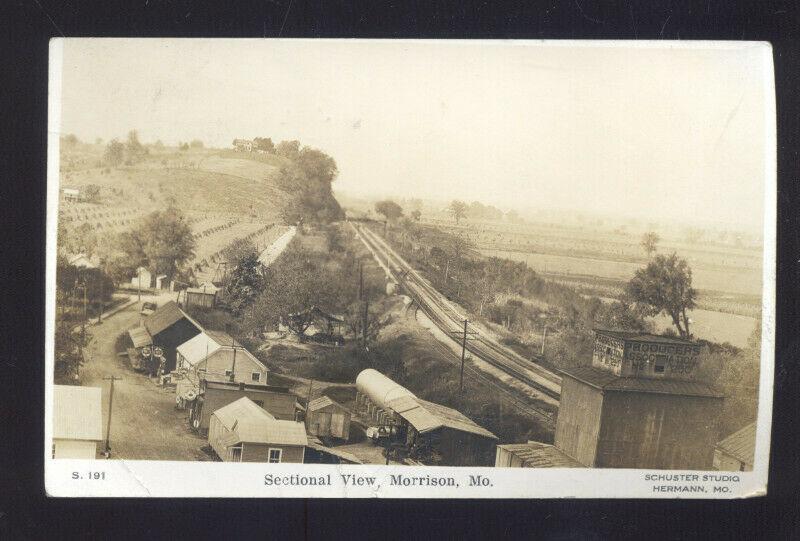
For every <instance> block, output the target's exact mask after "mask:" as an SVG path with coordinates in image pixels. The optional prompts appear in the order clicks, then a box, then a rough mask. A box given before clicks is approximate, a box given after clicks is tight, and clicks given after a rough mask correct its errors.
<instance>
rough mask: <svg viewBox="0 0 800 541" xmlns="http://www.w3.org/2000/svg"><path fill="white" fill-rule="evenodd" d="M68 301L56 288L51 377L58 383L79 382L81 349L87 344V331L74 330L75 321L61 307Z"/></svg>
mask: <svg viewBox="0 0 800 541" xmlns="http://www.w3.org/2000/svg"><path fill="white" fill-rule="evenodd" d="M67 303H68V300H67V296H66V295H65V294H64V293H63V292H61V291H59V290H57V291H56V305H57V306H61V307H62V309H61V310H58V309H57V310H56V322H55V336H54V338H55V344H54V345H55V348H54V351H55V363H54V366H53V379H54V382H55V383H56V384H58V385H76V384H78V383H79V382H80V369H81V366H83V349H84V348H85V347H86V346H87V345H88V344H89V342H90V340H91V335H90V334H89V333H88V332H85V331H84V332H81V331H76V330H75V323H74V322H73V321H71V320H70V319H68V318H67V317H66V315H65V313H64V310H63V308H64V307H65V306H66V304H67Z"/></svg>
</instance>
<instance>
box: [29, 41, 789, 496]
mask: <svg viewBox="0 0 800 541" xmlns="http://www.w3.org/2000/svg"><path fill="white" fill-rule="evenodd" d="M771 57H772V51H771V48H770V46H769V44H764V43H755V42H739V43H733V42H726V43H714V42H694V43H681V44H678V43H676V42H659V43H656V42H591V41H587V42H575V41H565V42H551V41H545V42H530V41H435V40H428V41H400V40H386V41H381V40H374V41H373V40H276V39H94V38H81V39H78V38H69V39H56V40H53V41H51V45H50V90H49V92H50V97H49V111H50V114H49V116H50V118H49V124H50V128H49V134H48V137H49V139H48V216H47V220H48V223H47V226H48V245H47V258H48V259H47V276H46V279H47V288H48V289H47V350H46V351H47V355H46V359H45V362H46V366H47V372H46V374H47V381H46V388H47V395H46V396H47V411H46V412H45V423H46V432H45V434H46V439H45V441H46V442H49V445H46V447H47V448H46V449H45V450H44V451H45V462H46V473H47V487H48V493H50V494H53V495H58V496H71V495H74V496H78V495H127V494H133V495H140V494H141V495H153V496H156V495H167V496H170V495H174V496H177V495H186V496H195V495H204V496H213V495H215V494H220V495H234V496H236V495H241V496H252V495H259V496H309V497H315V496H316V497H326V495H327V496H328V497H374V496H376V495H377V496H380V495H386V496H388V497H500V498H502V497H549V496H554V497H555V496H570V495H572V496H579V497H619V496H624V495H630V496H637V497H699V498H710V497H728V498H729V497H743V496H751V495H758V494H763V493H765V491H766V481H767V464H768V455H769V439H770V419H771V415H772V374H773V362H774V359H773V354H774V352H773V349H774V346H773V343H774V302H775V298H774V291H775V275H774V273H775V198H776V187H775V174H776V172H775V152H776V145H775V109H774V107H775V106H774V99H775V96H774V87H773V72H772V58H771ZM226 463H227V464H226ZM234 463H235V464H236V466H233V465H232V464H234ZM609 471H612V472H618V475H619V476H618V477H613V476H611V477H605V475H606V473H607V472H609ZM687 472H688V473H687ZM692 472H694V473H692ZM611 475H617V473H611ZM236 476H243V477H245V478H247V479H249V481H242V482H241V483H242V484H239V485H237V483H239V481H235V480H234V479H235V478H236ZM624 476H627V477H624ZM225 479H227V480H228V481H227V482H226V480H225ZM247 483H250V484H247ZM237 487H238V488H237ZM243 487H244V488H243ZM323 489H326V490H328V491H329V492H328V493H321V492H320V490H323ZM420 490H422V491H423V492H418V491H420ZM126 491H129V492H126ZM437 491H438V492H437Z"/></svg>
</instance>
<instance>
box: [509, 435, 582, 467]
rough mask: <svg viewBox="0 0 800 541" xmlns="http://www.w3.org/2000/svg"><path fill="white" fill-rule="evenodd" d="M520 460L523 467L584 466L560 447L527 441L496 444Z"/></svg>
mask: <svg viewBox="0 0 800 541" xmlns="http://www.w3.org/2000/svg"><path fill="white" fill-rule="evenodd" d="M497 447H498V448H500V449H504V450H506V451H508V452H509V453H511V454H512V455H514V456H516V457H517V458H519V459H520V460H522V467H523V468H584V467H585V466H584V465H583V464H581V463H580V462H578V461H577V460H575V459H574V458H572V457H571V456H569V455H568V454H566V453H564V452H563V451H562V450H561V449H558V448H557V447H554V446H552V445H548V444H546V443H539V442H536V441H529V442H528V443H508V444H504V445H498V446H497Z"/></svg>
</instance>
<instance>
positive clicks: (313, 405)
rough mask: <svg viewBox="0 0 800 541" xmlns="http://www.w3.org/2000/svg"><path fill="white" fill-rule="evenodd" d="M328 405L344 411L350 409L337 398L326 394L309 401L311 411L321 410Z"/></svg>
mask: <svg viewBox="0 0 800 541" xmlns="http://www.w3.org/2000/svg"><path fill="white" fill-rule="evenodd" d="M328 406H333V407H335V408H337V409H340V410H343V411H349V410H348V409H347V408H345V407H344V406H342V405H341V404H339V403H338V402H336V401H335V400H331V398H330V397H328V396H325V395H323V396H320V397H319V398H315V399H314V400H312V401H311V402H309V403H308V409H309V411H319V410H321V409H323V408H327V407H328Z"/></svg>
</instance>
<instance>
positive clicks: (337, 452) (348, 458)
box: [308, 437, 363, 464]
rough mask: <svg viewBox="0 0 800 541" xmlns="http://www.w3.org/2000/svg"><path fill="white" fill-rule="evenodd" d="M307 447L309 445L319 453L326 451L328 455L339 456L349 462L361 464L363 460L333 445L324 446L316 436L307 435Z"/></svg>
mask: <svg viewBox="0 0 800 541" xmlns="http://www.w3.org/2000/svg"><path fill="white" fill-rule="evenodd" d="M308 447H310V448H311V449H314V450H315V451H318V452H320V453H328V454H330V455H334V456H338V457H339V458H341V459H343V460H345V461H346V462H349V463H351V464H363V462H362V461H361V460H359V458H358V457H357V456H355V455H353V454H351V453H348V452H346V451H340V450H339V449H337V448H335V447H325V446H324V445H322V442H320V441H319V439H317V438H311V437H309V439H308Z"/></svg>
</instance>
